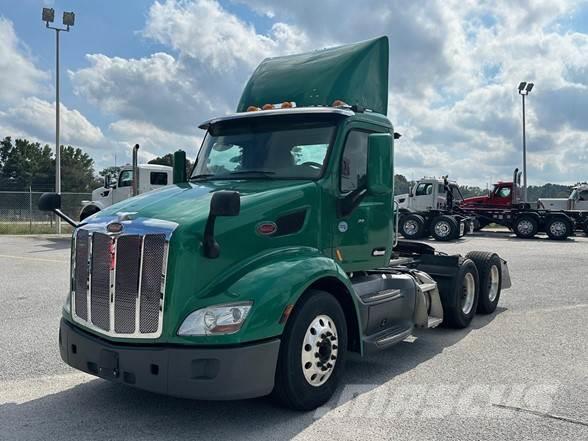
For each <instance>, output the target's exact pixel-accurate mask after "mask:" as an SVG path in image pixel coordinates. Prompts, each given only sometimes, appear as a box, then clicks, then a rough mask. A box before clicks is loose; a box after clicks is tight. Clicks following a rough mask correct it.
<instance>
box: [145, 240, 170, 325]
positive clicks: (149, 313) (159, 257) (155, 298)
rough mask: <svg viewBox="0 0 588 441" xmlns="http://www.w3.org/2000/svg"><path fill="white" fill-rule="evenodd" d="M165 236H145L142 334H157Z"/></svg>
mask: <svg viewBox="0 0 588 441" xmlns="http://www.w3.org/2000/svg"><path fill="white" fill-rule="evenodd" d="M164 246H165V236H164V235H163V234H157V235H155V234H154V235H151V236H145V242H144V248H143V274H142V275H141V312H140V314H139V319H140V322H139V323H140V326H139V330H140V332H155V331H156V330H157V317H158V316H159V309H160V306H159V305H160V299H161V296H162V289H161V287H162V279H161V271H160V269H161V267H162V265H163V252H164Z"/></svg>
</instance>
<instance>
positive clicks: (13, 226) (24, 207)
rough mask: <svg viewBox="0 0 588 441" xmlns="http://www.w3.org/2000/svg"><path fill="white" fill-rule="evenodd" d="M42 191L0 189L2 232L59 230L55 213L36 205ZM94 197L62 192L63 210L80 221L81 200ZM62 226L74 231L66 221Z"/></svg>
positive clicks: (0, 229) (26, 232) (21, 232)
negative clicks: (45, 210) (42, 209)
mask: <svg viewBox="0 0 588 441" xmlns="http://www.w3.org/2000/svg"><path fill="white" fill-rule="evenodd" d="M43 193H44V192H42V191H34V190H33V189H28V190H26V191H0V234H32V233H56V232H57V219H56V216H55V214H53V213H47V212H44V211H40V210H39V209H38V208H37V204H38V202H39V198H40V197H41V195H42V194H43ZM91 198H92V194H91V193H61V209H62V210H63V212H64V213H66V214H67V215H68V216H70V217H71V218H73V219H75V220H77V219H79V216H80V209H81V208H82V201H84V200H90V199H91ZM61 227H62V228H61V231H62V233H67V232H69V231H71V228H70V226H69V225H68V224H67V223H65V222H63V221H62V222H61Z"/></svg>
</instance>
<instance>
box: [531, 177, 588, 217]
mask: <svg viewBox="0 0 588 441" xmlns="http://www.w3.org/2000/svg"><path fill="white" fill-rule="evenodd" d="M537 208H539V209H540V210H548V211H558V210H581V211H588V184H587V183H583V184H578V185H576V186H574V187H573V189H572V193H570V195H569V196H568V197H567V198H554V199H547V198H539V200H538V201H537Z"/></svg>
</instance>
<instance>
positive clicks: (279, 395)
mask: <svg viewBox="0 0 588 441" xmlns="http://www.w3.org/2000/svg"><path fill="white" fill-rule="evenodd" d="M320 315H326V316H328V317H329V318H331V319H332V321H333V324H334V326H335V328H336V331H337V339H336V340H334V341H335V342H337V343H338V344H337V345H336V347H335V348H334V349H336V350H337V356H336V358H335V360H334V362H335V364H334V367H333V370H332V372H331V373H330V376H329V377H328V378H327V379H326V380H325V383H324V384H321V385H317V386H315V385H311V384H310V383H309V382H308V381H307V379H306V378H305V374H304V372H303V369H304V367H303V366H302V356H303V353H302V351H305V350H306V348H305V347H303V343H304V338H305V335H306V332H307V330H309V329H310V328H309V327H310V325H311V323H312V322H313V321H314V320H315V319H316V318H317V317H318V316H320ZM331 338H332V336H330V337H328V338H327V339H326V343H328V344H331V345H334V343H332V342H330V339H331ZM322 341H324V339H323V340H322ZM322 341H321V342H322ZM308 346H310V345H308ZM331 348H332V346H331ZM311 350H314V348H311ZM331 350H332V349H331ZM346 353H347V324H346V322H345V314H344V312H343V309H342V308H341V305H340V304H339V302H338V301H337V300H336V299H335V297H333V296H332V295H331V294H329V293H328V292H325V291H319V290H309V291H308V292H307V293H306V294H305V296H304V297H303V298H302V299H301V300H300V301H299V302H298V303H297V304H296V307H295V308H294V311H293V312H292V314H291V315H290V317H289V318H288V322H287V323H286V329H285V331H284V333H283V335H282V341H281V344H280V354H279V357H278V365H277V367H276V382H275V386H274V390H273V392H272V395H273V397H274V398H275V399H276V400H277V401H278V402H279V403H281V404H282V405H284V406H286V407H289V408H291V409H295V410H312V409H316V408H317V407H319V406H321V405H323V404H324V403H326V402H327V401H328V400H329V399H330V398H331V397H332V395H333V393H334V392H335V390H336V388H337V385H338V383H339V380H340V378H341V376H342V374H343V370H344V367H345V359H346ZM316 354H318V351H317V353H316ZM322 355H324V354H322ZM327 355H329V354H327ZM331 356H332V355H331ZM328 359H330V358H328ZM317 360H318V358H317ZM320 361H322V360H319V361H317V363H318V362H320ZM313 367H314V366H313Z"/></svg>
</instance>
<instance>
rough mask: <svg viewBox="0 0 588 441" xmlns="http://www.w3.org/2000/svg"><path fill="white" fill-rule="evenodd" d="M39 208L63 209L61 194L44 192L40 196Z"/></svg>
mask: <svg viewBox="0 0 588 441" xmlns="http://www.w3.org/2000/svg"><path fill="white" fill-rule="evenodd" d="M38 206H39V210H41V211H53V210H60V209H61V195H60V194H57V193H43V194H42V195H41V197H40V198H39V204H38Z"/></svg>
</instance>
